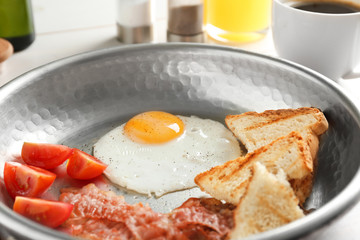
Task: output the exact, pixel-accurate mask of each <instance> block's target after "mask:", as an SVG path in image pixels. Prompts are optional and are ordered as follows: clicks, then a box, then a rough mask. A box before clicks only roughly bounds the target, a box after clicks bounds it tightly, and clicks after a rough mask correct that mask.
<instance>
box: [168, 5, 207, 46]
mask: <svg viewBox="0 0 360 240" xmlns="http://www.w3.org/2000/svg"><path fill="white" fill-rule="evenodd" d="M203 6H204V3H203V0H168V26H167V40H168V42H203V41H204V34H203V12H204V10H203Z"/></svg>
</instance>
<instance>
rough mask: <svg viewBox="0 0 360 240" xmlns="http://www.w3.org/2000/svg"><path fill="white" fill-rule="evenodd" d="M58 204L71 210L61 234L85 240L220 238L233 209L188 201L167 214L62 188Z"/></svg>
mask: <svg viewBox="0 0 360 240" xmlns="http://www.w3.org/2000/svg"><path fill="white" fill-rule="evenodd" d="M61 192H62V194H61V196H60V201H63V202H67V203H71V204H73V205H74V210H73V212H72V214H71V216H70V218H69V219H68V220H67V221H66V222H65V223H64V224H63V225H62V228H63V230H64V231H66V232H69V233H70V234H71V235H73V236H77V237H82V238H87V239H130V240H132V239H139V240H147V239H159V240H161V239H164V240H165V239H169V240H188V239H214V240H215V239H224V238H225V236H226V234H227V233H228V232H229V230H230V229H231V228H232V226H233V222H232V219H233V218H232V212H233V209H234V206H232V205H228V204H222V203H221V202H220V201H217V200H215V199H196V198H191V199H189V200H188V201H186V202H185V203H184V204H183V205H182V206H180V207H179V208H177V209H175V210H174V211H173V212H171V213H169V214H162V213H156V212H154V211H153V210H152V209H151V208H150V207H149V206H147V205H145V206H144V205H143V204H141V203H138V204H135V205H130V204H127V203H126V202H125V200H124V198H123V197H122V196H117V195H116V194H115V193H113V192H110V191H109V192H106V191H102V190H100V189H98V188H97V187H96V186H95V185H94V184H89V185H86V186H85V187H83V188H81V189H75V188H68V189H62V191H61Z"/></svg>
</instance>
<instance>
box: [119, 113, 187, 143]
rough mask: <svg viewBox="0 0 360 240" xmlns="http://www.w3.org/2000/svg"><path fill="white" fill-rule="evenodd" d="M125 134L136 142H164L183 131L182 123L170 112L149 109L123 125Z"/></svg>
mask: <svg viewBox="0 0 360 240" xmlns="http://www.w3.org/2000/svg"><path fill="white" fill-rule="evenodd" d="M124 131H125V134H126V135H127V136H128V137H129V138H130V139H131V140H133V141H135V142H138V143H147V144H154V143H164V142H168V141H170V140H173V139H175V138H177V137H178V136H180V135H181V134H182V133H183V132H184V123H183V122H182V121H181V119H180V118H178V117H177V116H174V115H172V114H170V113H166V112H159V111H151V112H144V113H140V114H138V115H136V116H134V117H133V118H131V119H130V120H129V121H128V122H127V123H126V124H125V127H124Z"/></svg>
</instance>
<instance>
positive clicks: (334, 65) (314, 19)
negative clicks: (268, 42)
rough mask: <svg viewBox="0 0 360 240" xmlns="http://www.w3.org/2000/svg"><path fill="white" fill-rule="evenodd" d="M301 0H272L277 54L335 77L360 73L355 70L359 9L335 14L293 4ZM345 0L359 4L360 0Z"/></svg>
mask: <svg viewBox="0 0 360 240" xmlns="http://www.w3.org/2000/svg"><path fill="white" fill-rule="evenodd" d="M329 1H331V0H328V1H327V2H329ZM339 1H341V0H338V1H333V2H339ZM305 2H306V1H305V0H297V1H291V0H274V1H273V11H272V18H273V22H272V34H273V41H274V45H275V49H276V51H277V53H278V55H279V57H281V58H285V59H288V60H290V61H293V62H296V63H299V64H301V65H304V66H306V67H309V68H311V69H313V70H315V71H317V72H320V73H322V74H324V75H325V76H327V77H329V78H331V79H333V80H335V81H337V80H339V79H341V78H344V79H348V78H360V73H357V72H355V69H356V67H357V66H358V65H359V64H360V11H358V12H354V13H342V14H338V13H319V12H311V11H306V10H300V9H297V8H295V6H296V5H299V4H300V3H305ZM307 2H309V1H307ZM312 2H320V1H316V0H313V1H312ZM323 2H324V1H323ZM342 2H345V1H342ZM346 2H350V3H352V4H354V5H356V6H359V8H360V0H346Z"/></svg>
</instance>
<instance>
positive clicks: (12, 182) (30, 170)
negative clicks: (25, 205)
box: [4, 162, 56, 198]
mask: <svg viewBox="0 0 360 240" xmlns="http://www.w3.org/2000/svg"><path fill="white" fill-rule="evenodd" d="M55 178H56V174H54V173H52V172H49V171H47V170H44V169H41V168H38V167H34V166H29V165H25V164H21V163H18V162H5V166H4V182H5V187H6V189H7V191H8V193H9V195H10V196H11V197H13V198H15V196H18V195H20V196H27V197H38V196H40V195H41V194H43V193H44V192H45V191H46V190H47V189H48V188H49V187H50V186H51V184H52V183H53V182H54V180H55Z"/></svg>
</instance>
